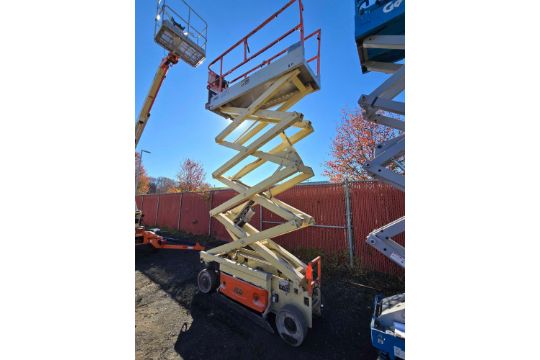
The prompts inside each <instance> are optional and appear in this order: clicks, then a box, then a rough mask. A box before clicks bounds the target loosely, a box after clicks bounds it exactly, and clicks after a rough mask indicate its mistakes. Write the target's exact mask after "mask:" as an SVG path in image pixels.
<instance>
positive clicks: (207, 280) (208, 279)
mask: <svg viewBox="0 0 540 360" xmlns="http://www.w3.org/2000/svg"><path fill="white" fill-rule="evenodd" d="M218 285H219V279H218V274H217V272H216V271H214V270H209V269H202V270H201V271H200V272H199V275H197V286H198V287H199V291H200V292H202V293H203V294H208V293H210V292H211V291H213V290H215V289H216V288H217V287H218Z"/></svg>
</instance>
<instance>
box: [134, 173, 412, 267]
mask: <svg viewBox="0 0 540 360" xmlns="http://www.w3.org/2000/svg"><path fill="white" fill-rule="evenodd" d="M235 194H236V192H235V191H233V190H212V191H209V192H203V193H190V192H186V193H177V194H152V195H139V196H137V197H136V201H137V207H138V208H139V209H141V210H142V211H143V213H144V223H145V224H146V225H148V226H156V227H166V228H169V229H176V230H182V231H185V232H189V233H192V234H196V235H211V236H213V237H215V238H217V239H220V240H230V237H229V235H228V234H227V232H226V231H225V228H224V227H223V225H221V224H220V223H219V222H218V221H216V220H215V219H210V216H209V211H210V209H212V208H214V207H216V206H218V205H220V204H221V203H223V202H225V201H227V200H228V199H230V198H231V197H233V196H234V195H235ZM277 197H278V198H279V199H280V200H282V201H284V202H286V203H288V204H290V205H292V206H294V207H296V208H298V209H301V210H302V211H304V212H306V213H308V214H310V215H311V216H313V218H314V219H315V221H316V225H315V226H311V227H308V228H304V229H301V230H298V231H294V232H292V233H289V234H286V235H283V236H280V237H278V238H275V239H274V240H275V241H276V242H278V243H279V244H280V245H282V246H284V247H285V248H287V249H289V250H293V251H294V250H295V249H299V248H313V249H321V250H324V251H325V252H327V253H330V254H336V253H349V252H350V255H352V257H354V259H355V261H356V262H357V263H358V264H360V266H361V267H363V268H365V269H367V270H375V271H381V272H385V273H389V274H392V275H403V270H402V269H401V268H400V267H399V266H397V265H395V264H394V263H392V262H391V261H390V260H388V259H387V258H386V257H385V256H383V255H382V254H380V253H379V252H377V251H376V250H375V249H373V248H372V247H371V246H369V245H368V244H366V242H365V239H366V236H367V235H368V234H369V233H370V232H371V231H372V230H374V229H376V228H378V227H381V226H382V225H385V224H387V223H389V222H391V221H393V220H395V219H397V218H399V217H401V216H403V215H404V214H405V196H404V194H403V193H402V192H401V191H399V190H396V189H394V188H392V187H390V186H388V185H386V184H382V183H379V182H373V181H368V182H353V183H348V184H345V183H344V184H332V183H314V184H304V185H297V186H295V187H293V188H291V189H289V190H287V191H286V192H284V193H282V194H280V195H279V196H277ZM347 202H348V203H349V206H350V215H349V224H350V225H349V226H348V225H347V224H348V222H347V216H348V213H347ZM254 209H255V210H256V214H255V215H254V216H253V218H252V219H251V224H252V225H253V226H255V227H256V228H257V229H268V228H270V227H272V226H275V225H276V224H278V223H281V222H282V219H281V218H279V217H277V216H276V215H275V214H273V213H271V212H269V211H268V210H264V209H262V211H261V208H260V207H257V208H254ZM349 240H350V243H349ZM395 240H397V241H398V242H399V243H400V244H402V245H404V244H405V236H404V234H403V235H400V236H398V237H397V238H396V239H395ZM351 250H352V252H351Z"/></svg>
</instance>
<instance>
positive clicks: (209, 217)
mask: <svg viewBox="0 0 540 360" xmlns="http://www.w3.org/2000/svg"><path fill="white" fill-rule="evenodd" d="M209 193H210V195H209V196H210V209H208V236H212V216H210V210H212V200H213V199H214V190H210V191H209Z"/></svg>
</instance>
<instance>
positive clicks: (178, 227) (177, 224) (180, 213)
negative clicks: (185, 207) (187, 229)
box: [176, 192, 184, 231]
mask: <svg viewBox="0 0 540 360" xmlns="http://www.w3.org/2000/svg"><path fill="white" fill-rule="evenodd" d="M183 198H184V193H183V192H181V193H180V208H179V209H178V221H177V222H176V230H178V231H180V216H181V215H182V199H183Z"/></svg>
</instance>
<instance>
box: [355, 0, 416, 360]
mask: <svg viewBox="0 0 540 360" xmlns="http://www.w3.org/2000/svg"><path fill="white" fill-rule="evenodd" d="M355 5H356V7H355V10H356V13H355V38H356V44H357V48H358V54H359V56H360V64H361V67H362V73H367V72H382V73H385V74H389V75H390V76H389V77H388V78H387V79H386V80H385V81H384V82H383V83H382V84H381V85H380V86H379V87H377V88H376V89H375V90H373V91H372V92H371V93H370V94H369V95H363V96H362V97H361V98H360V100H359V101H358V103H359V105H360V107H361V108H362V110H363V113H364V117H365V119H366V120H369V121H371V122H373V123H376V124H380V125H383V126H387V127H390V128H392V129H395V130H397V131H399V132H400V134H399V135H398V136H397V137H395V138H393V139H391V140H388V141H386V142H384V143H381V144H377V147H376V150H375V156H374V158H373V159H372V160H371V161H370V162H368V163H366V164H364V169H365V170H366V171H367V172H368V173H369V174H370V175H371V176H372V177H374V178H376V179H378V180H380V181H383V182H385V183H388V184H390V185H392V186H394V187H396V188H397V189H399V190H401V191H405V160H404V159H405V103H403V102H401V101H397V100H395V98H396V97H397V96H398V95H400V94H402V93H403V92H404V91H405V64H404V63H402V62H403V61H404V59H405V0H376V1H373V0H372V1H370V0H355ZM404 231H405V217H401V218H399V219H397V220H395V221H393V222H391V223H389V224H387V225H384V226H383V227H381V228H379V229H376V230H374V231H372V232H371V233H370V234H369V235H368V237H367V243H368V244H370V245H371V246H373V247H374V248H375V249H377V250H378V251H380V252H381V253H382V254H384V255H385V256H387V257H388V258H389V259H390V260H392V261H393V262H394V263H396V264H397V265H399V266H401V267H402V268H405V248H404V247H403V246H402V245H400V244H399V243H397V242H396V241H395V240H393V239H392V238H393V237H394V236H396V235H398V234H400V233H403V232H404ZM374 305H375V306H374V313H373V318H372V322H371V340H372V344H373V346H374V347H376V348H377V349H379V350H380V354H381V355H380V356H381V357H384V358H386V357H388V358H390V359H391V360H393V359H395V358H400V359H405V294H398V295H394V296H390V297H387V298H383V297H382V296H380V295H379V296H377V297H376V298H375V301H374Z"/></svg>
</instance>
